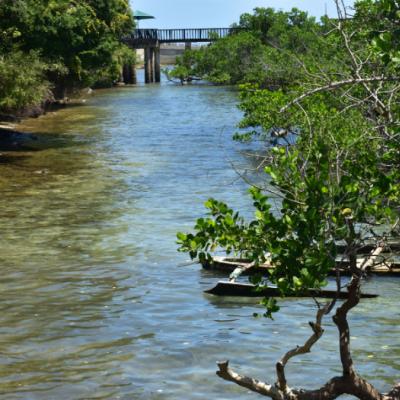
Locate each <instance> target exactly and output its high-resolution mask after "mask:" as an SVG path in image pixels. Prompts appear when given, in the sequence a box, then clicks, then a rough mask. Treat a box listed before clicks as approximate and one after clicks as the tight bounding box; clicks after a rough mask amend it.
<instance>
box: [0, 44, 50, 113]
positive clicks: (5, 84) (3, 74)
mask: <svg viewBox="0 0 400 400" xmlns="http://www.w3.org/2000/svg"><path fill="white" fill-rule="evenodd" d="M22 66H23V67H22ZM45 67H46V66H45V65H44V64H43V63H42V62H41V61H40V59H39V58H38V56H37V54H36V53H29V54H24V53H22V52H20V51H19V52H12V53H9V54H8V55H7V56H0V110H3V111H4V112H13V111H16V110H21V109H24V108H26V107H28V106H32V105H36V104H39V103H40V102H42V101H43V100H44V99H46V98H48V97H49V96H50V92H49V84H48V83H47V82H46V80H45V78H44V72H43V71H44V69H45Z"/></svg>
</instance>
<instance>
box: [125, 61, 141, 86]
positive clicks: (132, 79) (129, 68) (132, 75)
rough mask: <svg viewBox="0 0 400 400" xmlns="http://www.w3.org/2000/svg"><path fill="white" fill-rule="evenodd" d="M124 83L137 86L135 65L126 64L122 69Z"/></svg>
mask: <svg viewBox="0 0 400 400" xmlns="http://www.w3.org/2000/svg"><path fill="white" fill-rule="evenodd" d="M122 81H123V82H124V83H125V85H133V84H136V82H137V80H136V68H135V64H125V65H124V67H123V68H122Z"/></svg>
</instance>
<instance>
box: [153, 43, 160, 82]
mask: <svg viewBox="0 0 400 400" xmlns="http://www.w3.org/2000/svg"><path fill="white" fill-rule="evenodd" d="M154 80H155V82H157V83H158V82H161V63H160V46H159V45H157V46H156V47H155V48H154Z"/></svg>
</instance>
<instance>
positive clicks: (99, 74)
mask: <svg viewBox="0 0 400 400" xmlns="http://www.w3.org/2000/svg"><path fill="white" fill-rule="evenodd" d="M133 27H134V19H133V15H132V11H131V9H130V6H129V2H128V0H79V1H78V0H2V1H1V2H0V113H1V114H3V115H4V114H15V113H19V112H22V111H23V110H26V109H28V108H31V107H35V106H39V105H42V104H43V103H45V102H51V101H54V100H57V99H62V98H64V96H66V95H67V94H68V93H70V92H71V91H73V90H75V89H79V88H82V87H88V86H109V85H111V84H112V83H113V81H115V80H116V79H118V77H119V74H120V70H121V66H122V65H123V64H124V63H129V62H133V61H134V53H133V51H131V50H130V49H129V48H127V47H126V46H125V45H123V44H122V43H121V42H120V38H121V37H122V36H123V35H125V34H126V33H128V32H129V31H131V30H132V29H133Z"/></svg>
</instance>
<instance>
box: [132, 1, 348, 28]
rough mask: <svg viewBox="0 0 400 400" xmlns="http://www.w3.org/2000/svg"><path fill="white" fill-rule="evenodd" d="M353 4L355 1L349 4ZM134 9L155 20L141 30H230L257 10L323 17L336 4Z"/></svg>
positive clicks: (184, 4) (169, 4) (137, 4)
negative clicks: (243, 16) (242, 16)
mask: <svg viewBox="0 0 400 400" xmlns="http://www.w3.org/2000/svg"><path fill="white" fill-rule="evenodd" d="M346 3H347V4H352V3H353V1H352V0H347V1H346ZM131 4H132V6H133V8H134V9H138V10H140V11H144V12H146V13H148V14H151V15H154V16H155V17H156V19H154V20H144V21H141V22H140V28H214V27H215V28H217V27H228V26H229V25H230V24H231V23H233V22H237V21H238V20H239V16H240V14H243V13H244V12H251V11H252V10H253V8H255V7H273V8H275V9H282V10H285V11H286V10H290V9H291V8H292V7H297V8H300V9H301V10H306V11H308V12H309V13H310V14H311V15H314V16H316V17H320V16H321V15H323V14H324V13H325V4H326V7H327V9H328V14H329V15H331V16H334V15H335V11H334V10H335V7H334V5H333V0H280V1H279V0H131Z"/></svg>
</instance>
